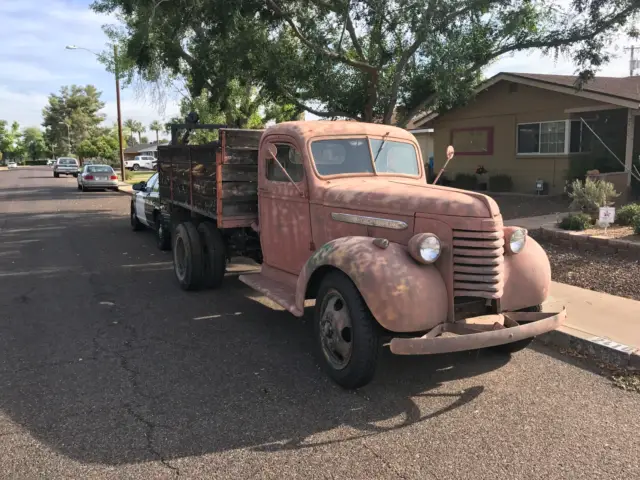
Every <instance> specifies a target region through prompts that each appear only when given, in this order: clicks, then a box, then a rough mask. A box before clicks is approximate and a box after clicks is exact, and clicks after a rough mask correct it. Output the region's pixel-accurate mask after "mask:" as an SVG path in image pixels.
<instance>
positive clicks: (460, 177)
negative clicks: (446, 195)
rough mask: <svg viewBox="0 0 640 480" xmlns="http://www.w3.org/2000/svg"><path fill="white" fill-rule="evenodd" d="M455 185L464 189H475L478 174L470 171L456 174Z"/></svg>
mask: <svg viewBox="0 0 640 480" xmlns="http://www.w3.org/2000/svg"><path fill="white" fill-rule="evenodd" d="M453 186H454V187H456V188H461V189H463V190H475V189H476V187H477V179H476V176H475V175H472V174H469V173H459V174H457V175H456V179H455V180H454V182H453Z"/></svg>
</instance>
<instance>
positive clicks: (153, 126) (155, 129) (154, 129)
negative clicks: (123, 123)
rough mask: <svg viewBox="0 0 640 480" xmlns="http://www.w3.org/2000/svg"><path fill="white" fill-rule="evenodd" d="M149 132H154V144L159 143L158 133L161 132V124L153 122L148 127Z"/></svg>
mask: <svg viewBox="0 0 640 480" xmlns="http://www.w3.org/2000/svg"><path fill="white" fill-rule="evenodd" d="M149 130H151V131H152V132H156V143H160V134H159V133H158V132H160V130H163V128H162V124H161V123H160V122H159V121H157V120H154V121H153V122H152V123H151V125H149Z"/></svg>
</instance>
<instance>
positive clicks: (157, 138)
mask: <svg viewBox="0 0 640 480" xmlns="http://www.w3.org/2000/svg"><path fill="white" fill-rule="evenodd" d="M158 144H160V134H159V133H158V130H156V145H158Z"/></svg>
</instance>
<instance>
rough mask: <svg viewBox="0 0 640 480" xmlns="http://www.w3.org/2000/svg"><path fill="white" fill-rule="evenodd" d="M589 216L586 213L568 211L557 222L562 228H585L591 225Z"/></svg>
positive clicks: (577, 229)
mask: <svg viewBox="0 0 640 480" xmlns="http://www.w3.org/2000/svg"><path fill="white" fill-rule="evenodd" d="M592 224H593V223H592V220H591V216H589V215H587V214H586V213H570V214H569V215H567V216H566V217H564V218H563V219H562V220H560V223H558V226H559V227H560V228H562V229H563V230H576V231H579V230H586V229H587V228H591V226H592Z"/></svg>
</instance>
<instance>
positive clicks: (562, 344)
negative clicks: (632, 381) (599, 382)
mask: <svg viewBox="0 0 640 480" xmlns="http://www.w3.org/2000/svg"><path fill="white" fill-rule="evenodd" d="M536 340H537V341H539V342H540V343H542V344H544V345H549V346H554V347H558V348H560V349H564V350H570V351H572V352H576V353H578V354H580V355H583V356H585V357H587V358H588V359H589V360H592V361H596V362H598V363H601V364H603V365H604V366H607V367H609V368H611V367H614V368H616V369H618V370H622V371H625V372H638V371H640V349H637V348H635V347H631V346H629V345H623V344H621V343H617V342H614V341H612V340H609V339H607V338H603V337H594V336H593V335H590V334H588V333H586V332H582V331H580V330H576V329H573V328H571V327H566V326H564V327H561V328H560V329H558V330H554V331H552V332H548V333H545V334H544V335H540V336H539V337H536Z"/></svg>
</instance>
